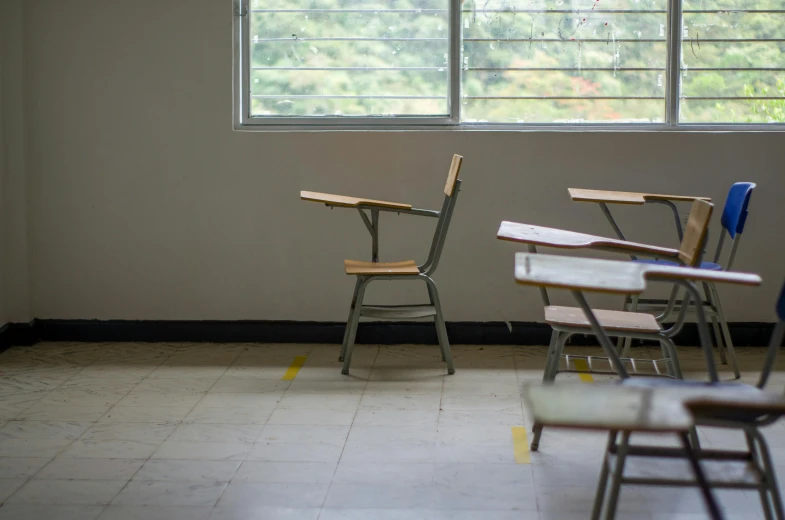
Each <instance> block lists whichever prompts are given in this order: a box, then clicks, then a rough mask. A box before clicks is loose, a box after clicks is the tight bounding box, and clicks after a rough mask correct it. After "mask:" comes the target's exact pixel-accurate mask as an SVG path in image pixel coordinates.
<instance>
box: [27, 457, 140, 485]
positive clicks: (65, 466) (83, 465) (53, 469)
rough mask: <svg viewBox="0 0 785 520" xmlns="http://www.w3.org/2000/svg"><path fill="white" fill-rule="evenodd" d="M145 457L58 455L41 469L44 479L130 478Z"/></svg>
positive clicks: (41, 476) (39, 475)
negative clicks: (78, 456) (77, 457)
mask: <svg viewBox="0 0 785 520" xmlns="http://www.w3.org/2000/svg"><path fill="white" fill-rule="evenodd" d="M142 464H144V459H122V458H113V459H93V458H91V459H87V458H80V459H71V458H63V457H62V456H61V457H58V458H56V459H54V460H53V461H52V462H50V463H49V464H47V465H46V467H45V468H43V469H42V470H41V471H39V472H38V473H37V474H36V476H35V478H36V479H44V480H69V479H77V480H128V479H130V478H131V477H133V476H134V474H135V473H136V472H137V471H138V470H139V468H141V467H142Z"/></svg>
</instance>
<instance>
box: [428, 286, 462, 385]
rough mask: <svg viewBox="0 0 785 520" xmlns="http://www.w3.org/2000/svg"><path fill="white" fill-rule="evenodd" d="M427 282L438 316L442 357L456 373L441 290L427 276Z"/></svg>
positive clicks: (437, 330)
mask: <svg viewBox="0 0 785 520" xmlns="http://www.w3.org/2000/svg"><path fill="white" fill-rule="evenodd" d="M425 283H426V284H427V286H428V295H429V296H430V298H431V302H432V303H433V306H434V308H435V309H436V316H434V319H433V321H434V322H435V324H436V335H437V336H438V338H439V347H441V349H442V359H443V360H444V361H445V362H446V363H447V373H448V374H454V373H455V366H454V365H453V362H452V352H451V351H450V340H449V339H448V337H447V326H446V325H445V324H444V316H443V314H442V304H441V302H440V301H439V291H438V290H437V289H436V284H435V283H434V281H433V280H431V279H430V278H429V277H425Z"/></svg>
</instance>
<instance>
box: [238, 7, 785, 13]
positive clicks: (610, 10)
mask: <svg viewBox="0 0 785 520" xmlns="http://www.w3.org/2000/svg"><path fill="white" fill-rule="evenodd" d="M250 12H252V13H371V14H379V13H446V12H449V10H448V9H383V8H382V9H251V11H250ZM461 12H462V13H473V14H478V13H479V14H485V13H509V14H549V13H553V14H581V13H603V14H666V13H667V12H668V11H666V10H664V9H463V10H462V11H461ZM682 12H683V13H685V14H782V13H785V9H749V10H743V9H740V10H733V9H689V10H686V9H685V10H684V11H682Z"/></svg>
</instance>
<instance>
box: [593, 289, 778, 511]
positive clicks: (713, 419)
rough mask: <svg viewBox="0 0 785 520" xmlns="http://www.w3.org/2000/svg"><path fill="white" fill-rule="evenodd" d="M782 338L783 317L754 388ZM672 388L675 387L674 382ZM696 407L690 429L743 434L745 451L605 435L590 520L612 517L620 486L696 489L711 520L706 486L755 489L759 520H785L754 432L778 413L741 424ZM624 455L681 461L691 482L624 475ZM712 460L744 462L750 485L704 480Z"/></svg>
mask: <svg viewBox="0 0 785 520" xmlns="http://www.w3.org/2000/svg"><path fill="white" fill-rule="evenodd" d="M780 300H781V301H782V302H783V303H781V305H785V286H784V287H783V291H782V294H781V296H780ZM699 309H700V307H699ZM704 326H705V322H704ZM707 332H708V331H707ZM783 337H785V316H783V315H780V322H779V323H777V324H776V325H775V327H774V331H773V333H772V337H771V341H770V343H769V347H768V352H767V354H766V359H765V362H764V366H763V369H762V371H761V376H760V378H759V380H758V383H757V385H756V387H757V388H759V389H763V387H764V386H765V385H766V382H767V381H768V378H769V375H770V374H771V371H772V370H773V368H774V361H775V359H776V356H777V351H778V350H779V347H780V345H781V344H782V340H783ZM674 384H678V383H677V382H674ZM655 391H656V390H655ZM699 408H700V409H697V410H696V409H693V410H692V412H693V414H694V416H695V426H696V427H699V426H712V427H720V428H728V429H736V430H741V431H743V432H744V437H745V440H746V450H707V449H702V448H700V446H699V445H698V444H696V443H695V442H694V441H689V440H688V438H687V436H686V435H683V436H681V442H682V447H681V448H674V447H660V446H638V445H631V444H630V435H631V432H622V433H621V440H620V441H619V440H618V439H619V433H620V432H617V431H611V432H610V434H609V436H608V444H607V447H606V451H605V456H604V458H603V463H602V470H601V472H600V477H599V482H598V484H597V492H596V495H595V499H594V506H593V508H592V516H591V518H592V520H599V519H600V518H601V515H602V513H603V512H605V516H604V518H608V519H612V518H614V516H615V512H616V506H617V504H618V498H619V494H620V492H621V486H623V485H624V484H630V485H637V486H641V485H644V486H668V487H673V486H676V487H685V486H699V487H700V488H701V491H702V493H703V495H704V498H705V499H706V503H707V507H708V509H709V513H710V515H711V517H712V518H713V519H715V520H720V519H722V517H723V516H722V513H721V511H720V509H719V506H718V505H717V503H716V500H715V499H714V498H713V494H712V493H711V489H712V488H718V489H755V490H758V492H759V495H760V501H761V507H762V509H763V514H764V518H765V519H766V520H773V519H775V518H776V519H777V520H785V509H783V505H782V496H781V493H780V490H779V486H778V483H777V475H776V470H775V466H774V463H773V461H772V458H771V452H770V450H769V447H768V444H767V443H766V439H765V437H764V436H763V434H762V433H761V432H760V428H762V427H765V426H768V425H770V424H772V423H774V422H776V421H777V420H778V419H779V418H780V417H781V414H779V413H777V414H766V413H765V412H762V413H760V414H758V415H757V416H751V418H750V419H749V420H742V419H734V415H735V413H734V412H737V411H738V410H737V409H732V410H731V409H723V405H722V404H717V405H714V406H712V405H702V406H701V407H699ZM723 413H725V415H726V417H724V418H723V417H722V415H723ZM694 435H695V434H693V436H694ZM614 457H615V459H616V460H615V466H614V467H613V468H612V467H611V466H612V462H613V460H612V459H613V458H614ZM629 457H648V458H653V457H660V458H686V459H687V460H688V461H689V462H690V465H691V466H692V468H693V472H694V473H695V479H694V480H689V479H673V478H667V477H645V478H641V477H625V476H624V467H625V463H626V461H627V458H629ZM712 460H713V461H726V462H738V463H741V464H746V465H748V466H749V467H750V468H751V469H752V474H753V475H754V476H755V477H756V480H755V481H754V482H749V481H747V480H722V481H717V482H713V481H711V480H710V479H709V478H707V477H706V475H705V473H704V472H703V470H702V468H701V466H700V462H702V461H712Z"/></svg>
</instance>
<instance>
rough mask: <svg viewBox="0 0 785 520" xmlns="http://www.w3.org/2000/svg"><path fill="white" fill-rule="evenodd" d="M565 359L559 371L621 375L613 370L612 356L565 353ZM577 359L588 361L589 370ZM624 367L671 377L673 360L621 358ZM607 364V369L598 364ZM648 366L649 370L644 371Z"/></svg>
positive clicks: (635, 372) (634, 372)
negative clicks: (583, 367) (578, 362)
mask: <svg viewBox="0 0 785 520" xmlns="http://www.w3.org/2000/svg"><path fill="white" fill-rule="evenodd" d="M561 359H562V361H564V368H563V369H562V368H559V372H568V373H580V374H600V375H616V376H617V375H619V373H618V372H617V371H615V370H613V366H612V364H611V361H610V358H608V357H604V356H576V355H574V354H564V355H562V356H561ZM575 360H582V361H585V362H586V365H587V367H588V370H586V369H579V368H578V367H577V366H576V365H575ZM621 361H622V363H623V364H624V368H626V369H627V371H628V372H629V373H631V374H635V375H646V376H659V377H670V378H673V376H672V375H670V374H669V372H670V370H669V366H670V367H671V368H672V366H673V362H672V361H671V360H670V359H665V358H662V359H642V358H621ZM602 364H605V365H607V367H608V368H607V369H603V368H599V367H598V366H597V365H600V366H602ZM646 367H648V368H649V370H648V371H645V372H644V369H645V368H646Z"/></svg>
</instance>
